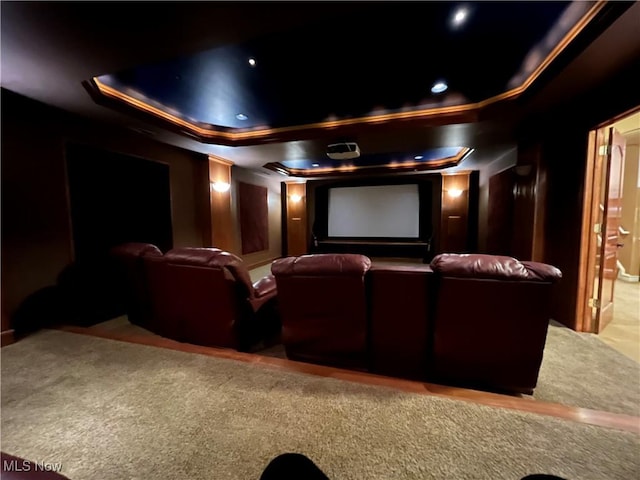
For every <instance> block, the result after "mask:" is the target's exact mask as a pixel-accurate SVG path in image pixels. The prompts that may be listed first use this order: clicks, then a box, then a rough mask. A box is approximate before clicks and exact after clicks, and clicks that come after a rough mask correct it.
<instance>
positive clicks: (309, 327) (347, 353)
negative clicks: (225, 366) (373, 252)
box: [271, 254, 371, 368]
mask: <svg viewBox="0 0 640 480" xmlns="http://www.w3.org/2000/svg"><path fill="white" fill-rule="evenodd" d="M370 266H371V260H369V258H367V257H365V256H363V255H354V254H318V255H303V256H300V257H287V258H282V259H279V260H276V261H275V262H274V263H273V264H272V266H271V272H272V273H273V275H275V277H276V283H277V288H278V304H279V308H280V314H281V317H282V342H283V344H284V346H285V349H286V352H287V356H288V357H289V358H292V359H297V360H303V361H305V360H306V361H311V362H317V363H325V364H330V365H338V366H344V367H355V368H364V367H365V366H366V364H367V359H366V349H367V333H366V332H367V299H366V291H365V274H366V272H367V271H368V270H369V267H370Z"/></svg>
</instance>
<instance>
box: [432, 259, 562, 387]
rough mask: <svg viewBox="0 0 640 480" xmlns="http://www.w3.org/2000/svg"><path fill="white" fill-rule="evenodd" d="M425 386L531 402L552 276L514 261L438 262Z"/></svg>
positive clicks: (550, 270)
mask: <svg viewBox="0 0 640 480" xmlns="http://www.w3.org/2000/svg"><path fill="white" fill-rule="evenodd" d="M431 268H432V269H433V272H434V275H435V280H436V285H437V286H436V289H435V290H434V293H435V294H436V298H435V307H436V308H435V315H434V317H433V320H432V321H433V351H432V355H431V362H430V365H429V371H430V378H431V379H432V380H433V381H436V382H439V383H445V384H452V383H453V384H461V385H463V386H470V387H473V386H476V385H477V386H479V387H489V388H491V389H494V390H507V391H512V392H521V393H527V394H530V393H532V392H533V389H534V388H535V386H536V384H537V379H538V373H539V370H540V364H541V363H542V355H543V350H544V346H545V341H546V336H547V328H548V325H549V320H550V300H551V288H552V284H553V283H554V282H556V281H557V280H559V279H560V278H561V277H562V274H561V272H560V270H558V269H557V268H555V267H553V266H551V265H547V264H543V263H537V262H526V261H522V262H521V261H518V260H516V259H515V258H511V257H504V256H496V255H480V254H440V255H437V256H436V257H434V259H433V260H432V262H431Z"/></svg>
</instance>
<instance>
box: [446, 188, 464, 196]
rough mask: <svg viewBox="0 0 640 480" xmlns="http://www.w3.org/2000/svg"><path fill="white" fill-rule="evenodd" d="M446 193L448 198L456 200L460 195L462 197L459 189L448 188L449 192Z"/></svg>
mask: <svg viewBox="0 0 640 480" xmlns="http://www.w3.org/2000/svg"><path fill="white" fill-rule="evenodd" d="M447 193H448V194H449V196H450V197H453V198H458V197H459V196H460V195H462V190H460V189H459V188H450V189H449V190H447Z"/></svg>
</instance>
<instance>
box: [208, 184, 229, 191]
mask: <svg viewBox="0 0 640 480" xmlns="http://www.w3.org/2000/svg"><path fill="white" fill-rule="evenodd" d="M211 188H213V189H214V190H215V191H216V192H221V193H224V192H227V191H229V189H230V188H231V184H229V183H227V182H212V183H211Z"/></svg>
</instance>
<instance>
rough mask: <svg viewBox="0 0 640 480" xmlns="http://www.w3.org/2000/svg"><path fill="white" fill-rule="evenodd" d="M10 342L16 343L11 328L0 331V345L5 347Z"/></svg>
mask: <svg viewBox="0 0 640 480" xmlns="http://www.w3.org/2000/svg"><path fill="white" fill-rule="evenodd" d="M12 343H16V335H15V332H14V330H13V329H11V330H5V331H4V332H2V333H0V347H6V346H7V345H11V344H12Z"/></svg>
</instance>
